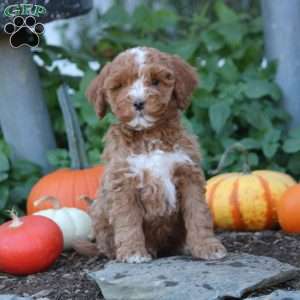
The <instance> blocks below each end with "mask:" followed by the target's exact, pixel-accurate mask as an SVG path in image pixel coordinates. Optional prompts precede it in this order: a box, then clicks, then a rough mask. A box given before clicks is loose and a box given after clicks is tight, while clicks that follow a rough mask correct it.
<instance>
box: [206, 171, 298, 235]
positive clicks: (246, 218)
mask: <svg viewBox="0 0 300 300" xmlns="http://www.w3.org/2000/svg"><path fill="white" fill-rule="evenodd" d="M295 184H296V182H295V181H294V179H293V178H292V177H290V176H289V175H286V174H283V173H279V172H275V171H268V170H265V171H254V172H251V173H248V174H244V173H227V174H222V175H218V176H215V177H212V178H211V179H209V180H208V182H207V194H206V199H207V202H208V206H209V208H210V210H211V213H212V216H213V219H214V223H215V225H216V226H217V227H219V228H223V229H235V230H263V229H269V228H272V227H274V225H276V224H277V221H278V220H277V213H276V207H277V203H278V202H279V200H280V198H281V196H282V194H283V193H284V192H285V191H286V190H287V189H288V188H289V187H290V186H292V185H295Z"/></svg>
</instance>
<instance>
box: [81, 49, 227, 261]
mask: <svg viewBox="0 0 300 300" xmlns="http://www.w3.org/2000/svg"><path fill="white" fill-rule="evenodd" d="M197 82H198V81H197V75H196V72H195V71H194V69H193V68H192V67H191V66H190V65H188V64H187V63H185V62H184V61H182V60H181V59H180V58H179V57H178V56H173V55H170V54H166V53H162V52H160V51H158V50H156V49H153V48H146V47H138V48H134V49H129V50H127V51H125V52H123V53H121V54H119V55H118V56H117V57H116V58H115V59H114V60H113V61H112V62H111V63H109V64H107V65H106V66H105V67H104V68H103V70H102V71H101V73H100V74H99V75H98V76H97V77H96V78H95V80H94V81H93V82H92V83H91V85H90V87H89V89H88V91H87V96H88V98H89V99H90V101H91V102H92V103H93V104H94V106H95V110H96V112H97V114H98V115H99V117H100V118H102V117H104V115H105V112H106V111H107V109H108V107H109V108H110V109H111V111H112V112H113V113H114V114H115V116H116V117H117V119H118V122H117V123H116V124H113V125H112V126H111V127H110V128H109V130H108V132H107V134H106V136H105V138H104V139H105V143H106V146H105V149H104V151H103V155H102V159H103V160H104V161H105V162H106V169H105V174H104V176H103V178H102V183H101V187H100V189H99V192H98V195H97V199H96V201H95V202H94V203H93V204H92V206H91V207H90V215H91V217H92V221H93V226H94V230H95V237H96V243H95V244H94V245H91V244H88V243H86V244H85V245H84V243H83V244H80V245H77V246H78V247H76V250H77V251H79V252H81V253H85V254H88V253H90V254H91V255H94V254H95V251H96V252H97V253H98V255H104V256H106V257H108V258H110V259H117V260H118V261H125V262H144V261H148V260H150V259H151V258H155V257H157V256H161V255H171V254H176V253H181V252H182V251H183V250H184V251H185V253H187V252H188V253H190V254H191V255H192V256H193V257H195V258H202V259H216V258H222V257H224V256H225V254H226V250H225V248H224V247H223V245H222V244H221V243H220V242H219V241H218V240H217V239H216V238H215V236H214V232H213V225H212V220H211V216H210V213H209V210H208V207H207V204H206V201H205V199H204V197H205V178H204V176H203V172H202V170H201V167H200V151H199V149H198V142H197V139H196V137H195V136H193V135H191V134H188V133H187V132H186V130H185V129H184V128H183V126H182V125H181V122H180V114H181V111H182V110H184V109H186V108H187V107H188V105H189V103H190V96H191V94H192V92H193V90H194V89H195V88H196V86H197ZM136 101H139V102H141V101H142V102H143V109H142V111H141V110H138V109H137V108H136V107H135V102H136ZM164 159H166V160H164ZM141 162H142V163H141ZM143 163H144V165H143ZM174 190H175V205H174V203H173V202H172V201H173V200H174V199H172V197H174ZM172 203H173V204H172Z"/></svg>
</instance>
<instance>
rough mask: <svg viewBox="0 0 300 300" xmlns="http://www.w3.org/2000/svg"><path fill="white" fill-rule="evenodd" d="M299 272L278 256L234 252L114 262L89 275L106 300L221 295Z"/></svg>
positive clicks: (191, 299)
mask: <svg viewBox="0 0 300 300" xmlns="http://www.w3.org/2000/svg"><path fill="white" fill-rule="evenodd" d="M298 272H299V269H297V268H295V267H293V266H291V265H288V264H284V263H281V262H279V261H278V260H276V259H274V258H270V257H264V256H254V255H249V254H230V255H229V256H228V257H226V258H225V259H223V260H219V261H200V260H192V259H191V258H189V257H170V258H162V259H157V260H153V261H152V262H150V263H141V264H126V263H116V262H110V263H108V264H107V265H106V266H105V267H104V269H102V270H100V271H98V272H93V273H90V274H89V275H90V277H92V278H93V279H94V280H95V281H96V282H97V284H98V285H99V287H100V289H101V291H102V294H103V296H104V297H105V299H106V300H141V299H143V300H154V299H155V300H182V299H185V300H208V299H209V300H214V299H216V300H217V299H222V297H236V298H239V297H241V296H242V295H243V294H245V293H246V292H250V291H255V290H256V289H258V288H262V287H266V286H274V285H276V284H278V283H281V282H285V281H287V280H289V279H292V278H294V277H296V276H297V274H298Z"/></svg>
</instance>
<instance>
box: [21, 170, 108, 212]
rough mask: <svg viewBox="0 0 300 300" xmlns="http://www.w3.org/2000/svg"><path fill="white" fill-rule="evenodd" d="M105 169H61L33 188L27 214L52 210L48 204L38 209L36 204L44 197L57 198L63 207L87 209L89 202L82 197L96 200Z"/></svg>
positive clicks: (41, 180) (45, 177) (42, 179)
mask: <svg viewBox="0 0 300 300" xmlns="http://www.w3.org/2000/svg"><path fill="white" fill-rule="evenodd" d="M103 172H104V167H103V166H101V165H99V166H96V167H92V168H88V169H83V170H73V169H59V170H57V171H55V172H52V173H50V174H48V175H46V176H44V177H43V178H41V179H40V180H39V181H38V182H37V183H36V184H35V186H34V187H33V188H32V190H31V192H30V195H29V197H28V200H27V214H28V215H31V214H33V213H35V212H37V211H40V210H44V209H49V208H52V205H51V204H50V203H48V202H46V201H45V202H44V203H42V204H41V205H38V206H37V207H36V206H34V202H35V201H36V200H38V199H40V198H41V197H43V196H50V197H55V198H57V199H58V200H59V202H60V206H61V207H76V208H79V209H82V210H86V209H87V206H88V204H87V202H86V201H85V200H84V199H82V197H81V196H87V197H89V198H91V199H93V198H95V196H96V192H97V189H98V188H99V184H100V180H101V177H102V174H103Z"/></svg>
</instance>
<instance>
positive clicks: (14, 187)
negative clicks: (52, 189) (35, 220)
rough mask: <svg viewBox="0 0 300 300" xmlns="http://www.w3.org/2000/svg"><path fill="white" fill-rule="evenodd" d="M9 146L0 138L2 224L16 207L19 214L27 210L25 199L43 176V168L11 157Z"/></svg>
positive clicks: (0, 218) (0, 205) (0, 219)
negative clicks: (12, 159) (10, 210)
mask: <svg viewBox="0 0 300 300" xmlns="http://www.w3.org/2000/svg"><path fill="white" fill-rule="evenodd" d="M10 155H11V150H10V149H9V146H8V145H7V144H5V143H4V142H3V141H2V140H0V224H1V223H2V222H3V221H4V220H5V219H6V218H7V217H8V216H9V213H8V210H9V209H11V208H12V207H15V208H16V209H17V211H18V212H19V214H23V212H24V210H25V201H24V200H25V199H26V197H27V195H28V193H29V192H30V190H31V187H32V186H33V184H34V183H35V182H36V181H37V180H38V179H39V177H40V176H41V170H40V168H39V167H37V166H36V165H34V164H32V163H30V162H27V161H22V160H19V161H14V162H13V163H12V162H11V159H10Z"/></svg>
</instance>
